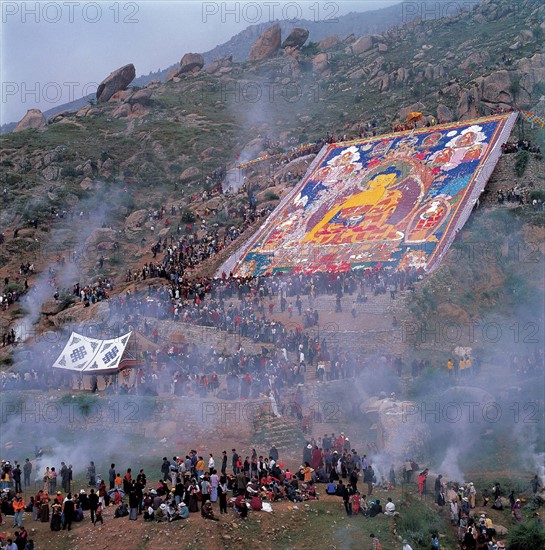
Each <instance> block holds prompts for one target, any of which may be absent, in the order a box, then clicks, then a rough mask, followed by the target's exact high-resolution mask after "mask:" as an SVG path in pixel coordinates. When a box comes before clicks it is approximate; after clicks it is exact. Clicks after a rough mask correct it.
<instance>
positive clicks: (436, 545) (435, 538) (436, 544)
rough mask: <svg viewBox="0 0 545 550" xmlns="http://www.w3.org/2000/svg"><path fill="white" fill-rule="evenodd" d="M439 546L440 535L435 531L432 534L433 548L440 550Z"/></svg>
mask: <svg viewBox="0 0 545 550" xmlns="http://www.w3.org/2000/svg"><path fill="white" fill-rule="evenodd" d="M438 548H439V537H438V536H437V535H436V534H435V533H434V534H433V535H432V536H431V550H438Z"/></svg>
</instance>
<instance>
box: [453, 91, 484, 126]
mask: <svg viewBox="0 0 545 550" xmlns="http://www.w3.org/2000/svg"><path fill="white" fill-rule="evenodd" d="M479 100H480V96H479V89H478V88H477V87H476V86H473V87H472V88H470V89H469V90H462V92H461V94H460V99H459V101H458V105H457V107H456V111H457V114H458V119H459V120H468V119H471V118H475V117H477V115H478V114H479V111H478V106H479Z"/></svg>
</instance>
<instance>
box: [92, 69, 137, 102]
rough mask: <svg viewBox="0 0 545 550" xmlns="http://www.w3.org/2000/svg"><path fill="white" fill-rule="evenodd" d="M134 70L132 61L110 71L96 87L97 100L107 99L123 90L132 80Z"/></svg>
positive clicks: (103, 100) (104, 100) (134, 73)
mask: <svg viewBox="0 0 545 550" xmlns="http://www.w3.org/2000/svg"><path fill="white" fill-rule="evenodd" d="M135 76H136V70H135V68H134V65H133V64H132V63H129V64H128V65H125V66H124V67H121V68H119V69H117V70H116V71H113V72H112V73H110V75H109V76H107V77H106V78H105V79H104V80H103V81H102V82H101V83H100V84H99V85H98V88H97V100H98V101H100V102H101V103H104V102H106V101H108V100H109V99H110V98H111V97H112V96H113V95H114V94H115V93H116V92H119V90H124V89H126V88H127V86H128V85H129V84H130V83H131V82H132V81H133V80H134V77H135Z"/></svg>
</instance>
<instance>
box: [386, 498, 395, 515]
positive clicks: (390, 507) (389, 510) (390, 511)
mask: <svg viewBox="0 0 545 550" xmlns="http://www.w3.org/2000/svg"><path fill="white" fill-rule="evenodd" d="M395 514H396V506H395V504H394V503H393V502H392V499H391V498H390V497H388V502H387V503H386V506H385V507H384V515H385V516H395Z"/></svg>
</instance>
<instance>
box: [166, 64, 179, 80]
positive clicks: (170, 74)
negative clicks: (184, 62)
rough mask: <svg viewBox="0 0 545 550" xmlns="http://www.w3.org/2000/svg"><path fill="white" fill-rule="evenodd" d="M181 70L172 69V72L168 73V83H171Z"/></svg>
mask: <svg viewBox="0 0 545 550" xmlns="http://www.w3.org/2000/svg"><path fill="white" fill-rule="evenodd" d="M179 70H180V67H172V69H170V71H168V74H167V82H171V81H172V80H174V79H175V78H176V77H177V76H178V71H179Z"/></svg>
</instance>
